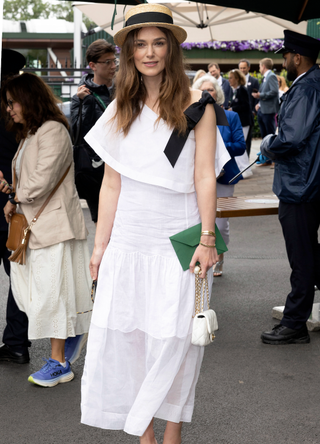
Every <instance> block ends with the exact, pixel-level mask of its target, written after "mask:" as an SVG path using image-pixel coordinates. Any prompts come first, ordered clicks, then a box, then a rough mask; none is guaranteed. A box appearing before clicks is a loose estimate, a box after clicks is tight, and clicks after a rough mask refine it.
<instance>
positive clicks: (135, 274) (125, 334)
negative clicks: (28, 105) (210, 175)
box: [81, 176, 212, 436]
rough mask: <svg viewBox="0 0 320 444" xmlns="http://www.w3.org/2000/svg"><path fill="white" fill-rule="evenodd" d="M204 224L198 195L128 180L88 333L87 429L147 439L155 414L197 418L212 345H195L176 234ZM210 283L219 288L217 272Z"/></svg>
mask: <svg viewBox="0 0 320 444" xmlns="http://www.w3.org/2000/svg"><path fill="white" fill-rule="evenodd" d="M199 222H200V217H199V213H198V208H197V201H196V195H195V193H190V194H183V193H177V192H175V191H172V190H169V189H166V188H162V187H158V186H154V185H149V184H144V183H141V182H137V181H134V180H131V179H128V178H127V177H123V176H122V177H121V193H120V197H119V201H118V208H117V212H116V217H115V221H114V226H113V231H112V235H111V240H110V243H109V246H108V248H107V249H106V251H105V254H104V256H103V259H102V262H101V265H100V269H99V276H98V287H97V295H96V301H95V304H94V310H93V315H92V321H91V326H90V331H89V340H88V346H87V355H86V361H85V367H84V374H83V378H82V402H81V409H82V418H81V422H82V423H84V424H88V425H91V426H95V427H100V428H105V429H114V430H119V429H122V430H124V431H125V432H127V433H130V434H132V435H138V436H141V435H142V434H143V433H144V432H145V430H146V428H147V427H148V425H149V423H150V421H151V420H152V418H153V417H156V418H160V419H164V420H167V421H172V422H176V423H178V422H180V421H185V422H189V421H191V418H192V412H193V407H194V395H195V386H196V383H197V380H198V376H199V372H200V367H201V362H202V358H203V347H197V346H194V345H191V329H192V315H193V313H194V299H195V280H194V275H193V274H191V273H190V272H189V271H183V270H182V267H181V265H180V263H179V261H178V259H177V257H176V254H175V252H174V249H173V247H172V245H171V242H170V240H169V236H171V235H173V234H176V233H178V232H180V231H182V230H185V229H186V228H189V227H191V226H193V225H195V224H197V223H199ZM208 277H209V288H211V284H212V271H211V270H209V272H208Z"/></svg>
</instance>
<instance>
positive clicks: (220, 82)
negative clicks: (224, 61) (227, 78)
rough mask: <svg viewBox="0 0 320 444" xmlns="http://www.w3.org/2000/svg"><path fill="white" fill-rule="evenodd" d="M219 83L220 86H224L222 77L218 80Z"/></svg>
mask: <svg viewBox="0 0 320 444" xmlns="http://www.w3.org/2000/svg"><path fill="white" fill-rule="evenodd" d="M217 82H218V85H219V86H222V77H221V76H219V78H218V79H217Z"/></svg>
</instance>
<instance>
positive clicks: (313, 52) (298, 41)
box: [275, 29, 320, 58]
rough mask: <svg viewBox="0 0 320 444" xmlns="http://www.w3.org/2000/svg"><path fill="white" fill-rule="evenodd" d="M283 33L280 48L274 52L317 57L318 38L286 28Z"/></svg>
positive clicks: (319, 46)
mask: <svg viewBox="0 0 320 444" xmlns="http://www.w3.org/2000/svg"><path fill="white" fill-rule="evenodd" d="M283 33H284V42H283V46H282V48H281V49H278V51H276V52H275V54H285V53H287V52H292V53H293V54H300V55H302V56H305V57H311V58H317V57H318V54H319V51H320V40H317V39H314V38H313V37H310V36H309V35H303V34H299V33H298V32H294V31H290V30H289V29H286V30H284V31H283Z"/></svg>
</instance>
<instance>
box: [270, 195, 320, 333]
mask: <svg viewBox="0 0 320 444" xmlns="http://www.w3.org/2000/svg"><path fill="white" fill-rule="evenodd" d="M279 220H280V223H281V226H282V231H283V235H284V239H285V243H286V249H287V255H288V259H289V263H290V267H291V270H292V272H291V277H290V282H291V292H290V293H289V294H288V296H287V300H286V305H285V309H284V314H283V319H282V321H281V324H283V325H285V326H286V327H289V328H292V329H296V330H298V329H299V328H301V327H302V326H303V325H305V323H306V321H307V320H308V318H309V316H310V314H311V311H312V304H313V300H314V285H317V287H318V288H320V245H319V243H318V229H319V225H320V203H319V202H313V203H301V204H289V203H284V202H280V205H279Z"/></svg>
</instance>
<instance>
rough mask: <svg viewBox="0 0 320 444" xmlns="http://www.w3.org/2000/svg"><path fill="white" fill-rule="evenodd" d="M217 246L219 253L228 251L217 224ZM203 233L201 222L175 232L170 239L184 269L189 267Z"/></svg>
mask: <svg viewBox="0 0 320 444" xmlns="http://www.w3.org/2000/svg"><path fill="white" fill-rule="evenodd" d="M215 233H216V248H217V252H218V254H221V253H224V252H226V251H228V248H227V246H226V244H225V243H224V240H223V239H222V236H221V234H220V231H219V230H218V227H217V225H216V227H215ZM200 235H201V224H198V225H195V226H194V227H191V228H188V229H187V230H184V231H181V232H180V233H177V234H174V235H173V236H171V237H170V238H169V239H170V241H171V243H172V246H173V248H174V251H175V252H176V254H177V256H178V259H179V261H180V264H181V266H182V269H183V271H186V270H188V269H189V265H190V262H191V259H192V256H193V254H194V252H195V251H196V248H197V246H198V245H199V242H200Z"/></svg>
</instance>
